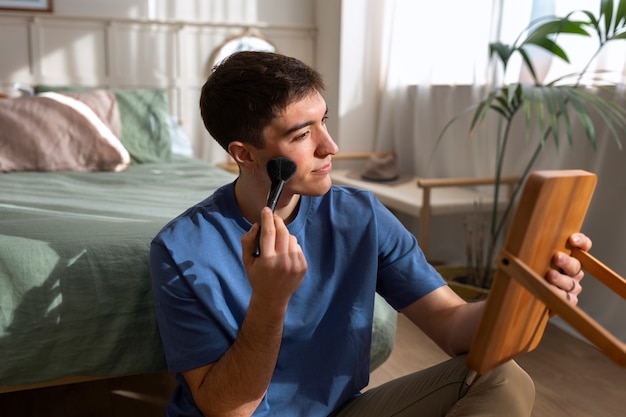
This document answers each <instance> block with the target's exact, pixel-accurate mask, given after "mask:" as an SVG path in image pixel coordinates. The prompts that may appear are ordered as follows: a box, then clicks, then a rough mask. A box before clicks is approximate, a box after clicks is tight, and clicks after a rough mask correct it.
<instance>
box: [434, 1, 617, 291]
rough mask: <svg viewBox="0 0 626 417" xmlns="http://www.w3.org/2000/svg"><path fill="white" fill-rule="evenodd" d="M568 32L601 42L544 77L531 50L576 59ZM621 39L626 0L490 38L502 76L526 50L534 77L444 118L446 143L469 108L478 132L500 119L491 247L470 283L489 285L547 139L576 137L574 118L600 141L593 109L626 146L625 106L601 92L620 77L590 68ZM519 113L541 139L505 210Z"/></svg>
mask: <svg viewBox="0 0 626 417" xmlns="http://www.w3.org/2000/svg"><path fill="white" fill-rule="evenodd" d="M562 35H567V36H577V37H589V38H594V37H595V38H597V41H598V44H597V47H596V49H595V51H594V52H593V53H592V55H591V56H590V57H589V60H588V63H587V65H586V66H585V67H584V68H583V69H582V70H580V71H578V72H576V73H574V74H571V75H569V76H565V77H560V78H558V79H554V80H551V81H548V82H544V81H543V80H541V79H540V77H538V75H537V69H536V64H535V62H533V59H532V58H531V56H532V55H531V50H532V48H537V47H538V48H541V49H543V50H545V51H546V52H547V53H549V54H551V55H552V56H554V57H557V58H558V59H562V60H564V61H565V62H567V63H569V62H570V58H569V56H568V54H567V52H566V51H565V49H564V48H563V47H562V46H561V45H560V44H559V43H558V41H559V37H560V36H562ZM620 39H621V40H624V39H626V0H619V1H616V2H613V1H612V0H603V1H602V2H601V5H600V9H599V11H598V13H597V14H594V13H593V12H591V11H588V10H578V11H573V12H571V13H569V14H568V15H567V16H565V17H551V18H544V19H540V20H538V21H535V22H532V23H531V24H530V25H529V26H528V27H527V28H526V29H525V30H523V31H522V33H521V34H520V35H519V36H518V38H517V39H516V40H515V41H514V42H513V43H512V44H510V45H509V44H504V43H501V42H494V43H491V44H490V45H489V56H490V59H491V60H492V61H493V63H494V64H495V66H494V68H497V71H498V72H499V74H498V75H500V77H498V79H500V80H504V79H505V75H506V71H507V69H508V68H509V67H508V65H509V63H510V62H511V59H512V58H513V57H515V56H519V57H521V60H522V62H523V65H525V67H526V68H527V69H528V72H529V73H530V75H531V77H532V80H533V82H532V83H527V84H524V83H521V82H515V83H509V84H506V83H503V82H501V83H500V84H498V85H495V86H494V87H493V88H491V89H490V90H489V91H488V93H487V94H486V96H485V97H484V98H483V99H482V100H481V101H480V102H479V103H477V104H476V105H473V106H471V107H470V108H468V109H466V110H465V111H464V112H462V113H461V114H458V115H457V116H455V117H454V118H452V119H451V120H450V121H449V122H448V123H447V124H446V125H445V126H444V128H443V129H442V131H441V133H440V135H439V137H438V139H437V143H439V142H440V141H441V140H442V139H443V138H444V137H445V133H446V130H447V129H448V128H449V127H450V125H452V124H453V123H455V122H458V120H459V118H460V117H461V116H462V115H464V114H467V113H470V114H471V123H470V126H469V130H470V132H473V131H474V130H475V128H476V127H477V126H478V125H479V124H480V123H481V122H482V121H484V120H485V117H486V116H487V115H488V114H493V115H494V116H492V117H496V119H497V132H496V135H497V142H496V143H497V146H496V149H495V172H494V174H493V176H494V180H495V186H494V195H493V207H492V208H491V209H490V224H489V225H488V227H487V229H488V230H487V233H486V238H485V239H484V241H485V246H486V248H479V249H478V250H477V251H479V252H483V253H484V256H483V257H482V259H481V261H480V262H481V263H482V264H481V265H475V266H474V267H475V268H477V269H480V273H479V274H476V273H474V274H469V275H473V276H475V279H474V282H470V284H473V285H476V286H479V287H483V288H489V287H490V285H491V279H492V271H493V268H492V265H493V259H494V257H495V251H496V250H497V247H498V244H499V240H500V239H501V234H502V232H503V230H504V228H505V224H506V221H507V218H508V217H509V215H510V214H511V212H512V209H513V207H514V204H515V197H516V196H517V194H518V193H519V191H520V190H521V187H522V184H523V182H524V180H525V179H526V177H527V175H528V174H529V173H530V171H531V169H532V167H533V165H534V163H535V161H536V159H537V156H538V155H539V154H540V153H541V151H542V149H544V147H545V145H546V144H547V143H549V142H554V144H555V146H557V147H558V146H559V142H560V141H561V140H562V139H564V138H566V139H567V140H568V143H569V144H570V145H572V143H573V133H572V130H573V129H572V126H573V123H574V122H576V123H580V124H581V125H582V127H583V128H584V132H585V136H586V138H587V140H588V141H589V142H590V144H591V146H592V147H594V148H595V146H596V128H595V126H594V123H595V122H594V118H593V117H592V116H595V120H601V122H602V124H603V125H605V126H606V128H607V129H608V131H609V132H610V134H611V135H612V136H613V138H615V140H616V142H617V144H618V147H619V148H620V149H621V141H620V136H626V109H624V108H623V107H621V106H619V105H618V104H616V103H615V102H614V101H612V100H611V99H608V98H605V95H603V94H601V93H602V92H603V90H607V91H609V92H611V93H612V92H614V91H615V89H616V88H617V86H618V83H616V82H610V81H607V79H606V75H607V72H606V71H601V70H594V71H590V70H589V68H590V64H591V63H592V62H593V61H594V59H595V58H596V57H597V55H598V54H599V53H600V51H601V50H602V49H603V48H604V47H605V45H607V44H608V43H609V42H613V41H616V40H620ZM620 71H621V68H620ZM583 80H584V82H583ZM516 118H522V121H523V126H524V130H525V135H524V140H526V141H527V144H528V145H530V146H533V147H534V151H533V152H532V153H531V154H530V157H529V159H528V161H526V162H525V168H524V169H523V172H521V174H520V181H519V182H518V183H517V185H516V187H515V188H514V190H513V195H512V198H510V199H509V201H508V203H507V205H506V207H505V208H504V210H502V209H499V205H498V201H499V197H500V195H499V193H500V185H501V181H502V179H503V169H504V160H505V155H506V153H507V150H508V145H509V144H510V141H511V140H512V137H513V136H518V137H519V136H520V135H518V134H517V133H512V125H513V121H514V120H515V119H516ZM537 127H538V129H539V132H540V137H539V138H535V137H534V136H535V135H533V138H532V139H533V140H531V131H532V129H533V128H534V129H537Z"/></svg>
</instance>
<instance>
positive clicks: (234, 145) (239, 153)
mask: <svg viewBox="0 0 626 417" xmlns="http://www.w3.org/2000/svg"><path fill="white" fill-rule="evenodd" d="M250 146H251V145H250V144H247V143H243V142H239V141H232V142H230V143H229V144H228V153H229V154H230V156H231V157H232V158H233V159H234V160H235V162H236V163H237V165H239V166H240V167H245V168H251V169H253V168H254V167H255V165H256V159H255V155H254V153H252V152H250V149H249V147H250Z"/></svg>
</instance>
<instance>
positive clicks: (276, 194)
mask: <svg viewBox="0 0 626 417" xmlns="http://www.w3.org/2000/svg"><path fill="white" fill-rule="evenodd" d="M284 186H285V181H283V180H278V181H276V182H274V183H272V187H271V188H270V193H269V194H268V196H267V207H269V208H270V209H271V210H272V213H273V212H274V209H276V203H278V199H279V198H280V193H282V192H283V187H284ZM252 256H254V257H255V258H258V257H259V256H261V228H260V227H259V230H258V231H257V232H256V238H255V239H254V248H253V249H252Z"/></svg>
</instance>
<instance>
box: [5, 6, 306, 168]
mask: <svg viewBox="0 0 626 417" xmlns="http://www.w3.org/2000/svg"><path fill="white" fill-rule="evenodd" d="M247 29H256V30H259V31H260V32H261V33H263V35H264V36H265V37H267V38H268V39H270V40H271V41H272V42H273V43H274V44H275V45H276V46H277V48H278V49H279V51H280V52H282V53H284V54H287V55H292V56H295V57H297V58H299V59H301V60H303V61H304V62H307V63H309V64H310V65H313V66H315V49H316V48H315V45H316V36H317V32H316V30H315V28H314V27H312V26H289V25H272V24H267V23H264V22H255V23H247V22H186V21H162V20H146V19H118V18H115V19H112V18H98V17H74V16H57V15H40V14H22V13H0V54H1V56H2V59H1V60H0V92H2V93H5V94H8V95H10V96H17V95H19V93H18V92H16V91H14V89H13V86H14V84H15V83H21V84H25V85H30V86H32V85H36V84H53V85H83V86H88V87H114V88H129V89H130V88H163V89H165V90H166V91H167V92H168V96H169V100H170V109H171V113H172V114H173V115H176V116H177V117H178V118H179V119H181V120H182V121H183V123H184V126H185V128H186V130H187V132H188V133H189V135H190V137H191V139H192V142H193V147H194V151H195V153H196V156H198V157H200V158H202V159H206V160H209V161H212V162H217V161H221V160H223V158H224V154H223V151H222V150H221V148H219V146H216V145H215V144H213V143H212V140H210V138H209V136H208V133H206V131H205V129H204V126H203V123H202V120H201V119H200V115H199V111H198V105H197V100H198V97H199V90H200V88H201V87H202V85H203V84H204V81H205V79H206V77H207V75H208V74H209V68H208V67H209V59H210V56H211V54H212V53H213V50H214V49H215V48H217V47H218V46H219V45H220V44H221V43H222V42H223V41H224V40H225V39H227V38H228V37H230V36H232V35H235V34H238V33H240V32H243V31H244V30H247Z"/></svg>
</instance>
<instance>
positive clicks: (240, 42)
mask: <svg viewBox="0 0 626 417" xmlns="http://www.w3.org/2000/svg"><path fill="white" fill-rule="evenodd" d="M240 51H262V52H276V46H274V44H273V43H272V42H270V41H268V40H267V39H266V38H265V36H263V35H262V34H261V32H259V31H258V30H256V29H246V30H245V31H244V32H243V33H239V34H237V35H234V36H231V37H230V38H228V39H226V40H225V41H224V43H222V44H221V45H220V46H218V47H217V48H215V51H213V54H212V55H211V60H210V67H209V68H210V69H212V68H214V67H215V66H216V65H217V64H219V63H220V62H222V60H223V59H224V58H226V57H227V56H229V55H231V54H234V53H235V52H240Z"/></svg>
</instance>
